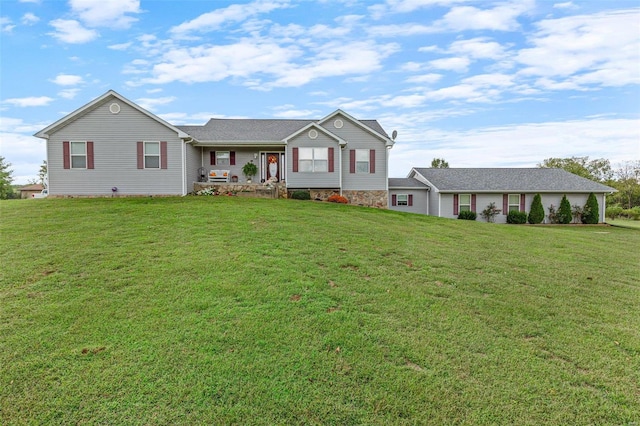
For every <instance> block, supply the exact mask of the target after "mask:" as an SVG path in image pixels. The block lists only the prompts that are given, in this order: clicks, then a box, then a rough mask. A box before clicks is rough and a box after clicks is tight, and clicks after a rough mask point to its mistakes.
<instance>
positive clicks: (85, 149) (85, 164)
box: [69, 141, 89, 170]
mask: <svg viewBox="0 0 640 426" xmlns="http://www.w3.org/2000/svg"><path fill="white" fill-rule="evenodd" d="M80 145H82V146H83V147H84V153H80V154H78V153H75V154H74V152H73V151H74V149H73V147H74V146H80ZM74 158H76V159H80V158H83V159H84V166H82V167H80V166H75V165H74V161H73V160H74ZM88 160H89V159H88V158H87V141H71V142H69V166H70V168H72V169H78V170H86V169H87V166H88Z"/></svg>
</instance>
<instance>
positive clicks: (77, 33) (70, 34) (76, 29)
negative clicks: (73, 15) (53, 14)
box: [48, 19, 99, 44]
mask: <svg viewBox="0 0 640 426" xmlns="http://www.w3.org/2000/svg"><path fill="white" fill-rule="evenodd" d="M49 25H51V26H52V27H53V28H55V29H56V31H55V32H53V33H48V34H49V35H51V36H53V37H55V38H57V39H58V40H60V41H62V42H64V43H71V44H82V43H87V42H90V41H93V40H95V39H96V38H98V37H99V34H98V32H97V31H95V30H91V29H88V28H85V27H83V26H82V24H80V22H78V21H75V20H73V19H54V20H53V21H51V22H49Z"/></svg>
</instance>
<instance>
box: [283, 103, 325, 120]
mask: <svg viewBox="0 0 640 426" xmlns="http://www.w3.org/2000/svg"><path fill="white" fill-rule="evenodd" d="M287 107H291V105H287ZM278 109H282V107H281V108H278ZM317 113H318V111H316V110H311V109H302V110H298V109H289V108H285V109H282V110H281V111H277V112H275V113H274V114H273V116H274V117H277V118H309V117H313V116H314V115H316V114H317Z"/></svg>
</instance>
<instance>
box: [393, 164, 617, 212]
mask: <svg viewBox="0 0 640 426" xmlns="http://www.w3.org/2000/svg"><path fill="white" fill-rule="evenodd" d="M416 182H419V183H421V184H422V185H424V186H426V187H427V190H426V191H425V188H424V187H423V186H420V185H418V183H416ZM389 192H390V194H391V202H390V203H391V204H390V206H389V208H391V209H394V210H404V211H413V212H416V213H425V214H429V215H432V216H439V217H446V218H456V217H457V216H458V213H459V212H461V211H463V210H471V211H474V212H476V213H478V218H477V220H483V219H482V217H481V216H480V213H481V212H482V210H484V209H485V208H486V207H487V206H488V205H489V204H490V203H495V206H496V207H497V208H498V209H501V210H502V211H501V214H500V215H498V216H497V217H496V218H495V222H496V223H505V222H506V218H507V214H508V212H509V211H511V210H518V211H523V212H527V213H528V212H529V211H530V210H531V202H532V201H533V197H534V196H535V195H536V194H540V196H541V198H542V205H543V206H544V208H545V212H548V208H549V206H551V205H553V206H555V208H556V209H557V208H558V207H559V205H560V201H561V200H562V197H563V196H564V195H566V196H567V199H568V200H569V202H570V203H571V205H572V206H573V205H579V206H580V207H582V206H584V205H585V203H586V202H587V198H588V196H589V194H590V193H591V192H593V193H594V194H595V195H596V197H597V199H598V205H599V213H600V220H599V221H600V222H604V219H605V217H604V213H605V206H606V196H607V194H610V193H612V192H615V189H614V188H611V187H609V186H606V185H602V184H600V183H597V182H594V181H591V180H589V179H585V178H583V177H580V176H577V175H574V174H572V173H569V172H567V171H565V170H562V169H546V168H446V169H438V168H413V169H411V171H410V172H409V175H408V176H407V178H404V179H393V178H392V179H389ZM425 193H426V194H427V195H426V196H425ZM400 200H402V204H400ZM405 200H407V201H406V202H405ZM409 200H411V201H409ZM393 203H395V205H394V204H393Z"/></svg>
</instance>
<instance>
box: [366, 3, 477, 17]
mask: <svg viewBox="0 0 640 426" xmlns="http://www.w3.org/2000/svg"><path fill="white" fill-rule="evenodd" d="M465 1H467V0H386V1H385V2H384V3H382V4H377V5H373V6H369V13H371V16H372V18H373V19H381V18H382V17H384V16H385V15H388V14H394V13H410V12H414V11H416V10H418V9H423V8H428V7H433V6H447V5H450V4H455V3H463V2H465Z"/></svg>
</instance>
